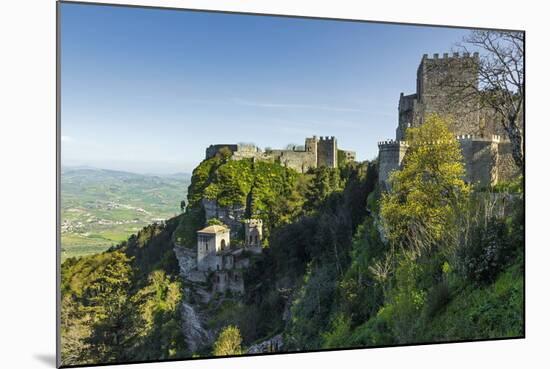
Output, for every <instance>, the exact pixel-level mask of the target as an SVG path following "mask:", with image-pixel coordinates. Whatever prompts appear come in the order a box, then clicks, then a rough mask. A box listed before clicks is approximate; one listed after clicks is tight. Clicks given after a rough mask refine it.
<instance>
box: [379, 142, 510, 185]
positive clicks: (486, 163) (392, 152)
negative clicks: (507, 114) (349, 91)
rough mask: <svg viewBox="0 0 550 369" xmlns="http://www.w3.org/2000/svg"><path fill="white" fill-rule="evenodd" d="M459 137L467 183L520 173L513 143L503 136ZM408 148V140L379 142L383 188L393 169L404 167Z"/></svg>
mask: <svg viewBox="0 0 550 369" xmlns="http://www.w3.org/2000/svg"><path fill="white" fill-rule="evenodd" d="M456 139H457V140H458V142H459V144H460V149H461V151H462V156H463V160H464V169H465V171H466V173H465V177H464V180H465V181H466V182H468V183H479V184H480V185H482V186H488V185H491V184H495V183H497V182H499V181H503V180H510V179H512V178H514V177H515V176H517V175H518V174H520V171H519V169H518V167H517V166H516V165H515V163H514V160H513V157H512V147H511V143H510V142H509V141H505V140H503V139H502V137H500V136H492V137H491V138H484V137H475V136H472V135H461V136H457V137H456ZM407 149H408V145H407V143H406V141H394V140H388V141H381V142H379V143H378V161H379V169H378V180H379V183H380V184H381V186H383V188H384V189H388V188H389V186H388V179H389V176H390V174H391V172H393V171H395V170H399V169H400V168H401V165H402V163H403V158H404V156H405V153H406V152H407Z"/></svg>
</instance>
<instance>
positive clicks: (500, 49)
mask: <svg viewBox="0 0 550 369" xmlns="http://www.w3.org/2000/svg"><path fill="white" fill-rule="evenodd" d="M458 47H459V48H461V49H462V50H463V51H464V52H468V53H469V52H470V51H471V50H473V51H477V50H479V51H480V55H479V60H478V63H477V64H478V66H477V67H478V79H476V80H473V81H472V80H469V81H464V80H463V79H461V78H455V77H456V76H460V75H461V74H460V73H458V74H456V75H448V76H447V78H444V79H443V80H442V82H441V83H442V84H443V85H446V86H451V87H455V88H456V89H455V90H456V91H457V93H456V94H454V96H453V99H454V100H455V101H454V102H451V103H464V102H465V101H475V103H476V105H477V106H479V108H480V109H489V110H492V111H493V112H494V113H495V117H496V119H497V120H498V123H499V124H500V125H501V126H502V127H503V129H504V131H505V132H506V135H507V136H508V138H509V139H510V142H511V143H512V155H513V158H514V161H515V163H516V165H517V166H518V167H519V168H520V169H523V166H524V152H523V139H524V136H523V134H524V132H523V123H524V122H523V109H524V98H525V81H524V34H523V33H522V32H512V31H489V30H475V31H472V32H471V33H470V34H469V35H468V36H466V37H465V38H464V40H463V42H461V43H459V44H458ZM457 100H459V101H457Z"/></svg>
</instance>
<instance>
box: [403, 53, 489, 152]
mask: <svg viewBox="0 0 550 369" xmlns="http://www.w3.org/2000/svg"><path fill="white" fill-rule="evenodd" d="M478 72H479V54H478V53H474V54H473V55H470V54H469V53H464V54H463V55H462V56H461V55H459V53H454V54H453V55H452V56H451V55H449V54H447V53H445V54H443V57H440V56H439V54H433V57H431V58H430V57H428V55H427V54H424V56H423V57H422V60H421V61H420V65H419V66H418V70H417V73H416V93H414V94H411V95H404V94H403V93H401V96H400V97H399V123H398V127H397V130H396V140H398V141H399V140H404V139H405V131H406V129H407V128H408V127H411V126H412V127H416V126H418V125H420V124H422V123H424V120H425V118H426V117H427V116H428V115H430V114H433V113H437V114H439V115H442V116H447V117H448V118H450V120H451V121H452V122H453V124H454V126H453V127H451V130H452V131H453V132H454V133H456V134H471V135H483V133H484V132H483V129H482V128H481V127H480V118H481V113H480V109H479V102H478V101H477V100H474V99H464V98H460V96H461V95H463V93H462V92H463V91H464V90H465V89H467V88H472V87H476V88H477V86H478V79H479V77H478V75H479V73H478ZM458 100H460V101H458Z"/></svg>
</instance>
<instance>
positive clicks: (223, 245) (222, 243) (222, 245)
mask: <svg viewBox="0 0 550 369" xmlns="http://www.w3.org/2000/svg"><path fill="white" fill-rule="evenodd" d="M221 247H222V250H225V240H222V242H221Z"/></svg>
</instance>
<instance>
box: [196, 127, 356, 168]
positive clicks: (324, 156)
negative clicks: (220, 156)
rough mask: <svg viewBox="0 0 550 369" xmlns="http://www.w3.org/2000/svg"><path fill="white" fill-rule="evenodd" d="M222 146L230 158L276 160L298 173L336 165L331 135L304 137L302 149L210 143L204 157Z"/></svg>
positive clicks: (352, 157)
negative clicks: (262, 148) (272, 148)
mask: <svg viewBox="0 0 550 369" xmlns="http://www.w3.org/2000/svg"><path fill="white" fill-rule="evenodd" d="M222 148H227V149H228V150H229V151H230V152H231V153H232V156H231V157H232V159H234V160H241V159H253V160H261V161H268V162H277V163H280V164H281V165H283V166H286V167H288V168H292V169H294V170H296V171H297V172H299V173H305V172H307V171H308V170H309V169H310V168H317V167H321V166H326V167H329V168H337V167H338V146H337V142H336V138H335V137H334V136H332V137H328V136H327V137H319V138H318V137H317V136H313V137H308V138H306V139H305V145H304V149H303V150H300V149H292V150H267V151H265V152H264V151H262V150H261V149H259V148H258V147H256V146H254V145H242V144H238V145H237V144H218V145H210V146H209V147H208V148H207V149H206V159H210V158H212V157H214V156H215V155H216V153H218V152H219V151H220V150H221V149H222ZM345 152H346V156H345V158H346V160H355V152H354V151H345Z"/></svg>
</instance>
